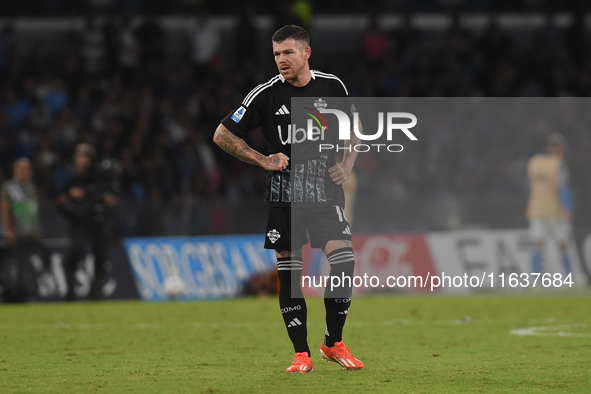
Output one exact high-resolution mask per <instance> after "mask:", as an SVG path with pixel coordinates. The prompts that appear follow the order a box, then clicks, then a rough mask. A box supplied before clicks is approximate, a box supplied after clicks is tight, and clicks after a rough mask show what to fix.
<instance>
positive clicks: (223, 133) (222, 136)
mask: <svg viewBox="0 0 591 394" xmlns="http://www.w3.org/2000/svg"><path fill="white" fill-rule="evenodd" d="M213 141H214V142H215V143H216V144H217V145H218V146H219V147H220V148H222V149H223V150H225V151H226V152H228V153H229V154H231V155H232V156H234V157H236V158H237V159H240V160H242V161H244V162H246V163H248V164H252V165H255V166H259V167H263V168H264V169H265V170H267V171H283V170H285V169H286V168H287V164H288V163H289V157H287V156H286V155H284V154H283V153H276V154H274V155H270V156H265V155H263V154H262V153H260V152H257V151H256V150H254V149H252V148H251V147H250V146H248V144H247V143H246V142H245V141H244V140H243V139H242V138H240V137H237V136H236V135H234V134H233V133H232V132H231V131H230V130H228V129H227V128H226V127H225V126H224V125H222V124H220V125H219V126H218V128H217V130H216V131H215V134H214V135H213Z"/></svg>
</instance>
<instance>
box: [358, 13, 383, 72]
mask: <svg viewBox="0 0 591 394" xmlns="http://www.w3.org/2000/svg"><path fill="white" fill-rule="evenodd" d="M362 40H363V51H364V52H365V57H366V59H367V60H368V61H369V63H370V64H372V65H377V64H378V63H379V62H380V61H381V60H382V59H383V58H384V56H385V55H386V52H387V51H388V49H389V46H390V44H389V42H388V35H387V34H386V32H385V31H383V30H382V29H380V27H379V26H378V20H377V17H375V16H373V17H372V18H371V20H370V22H369V27H368V28H367V30H365V32H364V33H363V38H362Z"/></svg>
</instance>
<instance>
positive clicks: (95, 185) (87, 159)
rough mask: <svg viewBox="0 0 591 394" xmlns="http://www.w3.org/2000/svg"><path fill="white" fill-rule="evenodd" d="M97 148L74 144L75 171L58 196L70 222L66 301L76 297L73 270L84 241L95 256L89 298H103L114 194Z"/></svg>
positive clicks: (112, 226) (112, 224)
mask: <svg viewBox="0 0 591 394" xmlns="http://www.w3.org/2000/svg"><path fill="white" fill-rule="evenodd" d="M97 161H98V157H97V152H96V150H95V148H94V147H92V146H91V145H89V144H86V143H82V144H78V145H77V146H76V150H75V155H74V173H73V174H72V176H71V178H70V180H69V181H68V183H67V184H66V186H65V187H64V189H63V191H62V194H61V195H60V196H59V200H58V203H59V207H60V211H61V212H62V214H63V215H64V216H65V217H66V218H67V219H68V222H69V224H70V240H71V246H70V251H69V252H68V255H67V257H66V258H65V260H64V270H65V272H66V282H67V285H68V292H67V294H66V299H67V300H68V301H71V300H74V299H75V298H76V294H75V285H76V275H75V274H76V271H77V267H78V264H79V263H80V262H81V261H82V259H83V257H84V255H85V251H86V247H87V245H90V246H91V248H92V254H93V257H94V279H93V282H92V286H91V290H90V295H89V296H90V298H93V299H98V298H102V297H103V294H102V289H103V285H104V284H105V283H106V279H107V275H108V272H107V267H106V265H105V264H106V259H107V253H108V250H109V245H110V243H111V242H112V238H113V236H114V233H115V231H116V229H115V228H114V223H115V222H114V219H115V217H114V215H115V208H116V207H117V205H118V200H117V197H116V196H115V193H116V191H115V179H113V174H111V173H110V172H108V171H105V170H104V169H103V168H101V167H99V163H98V162H97Z"/></svg>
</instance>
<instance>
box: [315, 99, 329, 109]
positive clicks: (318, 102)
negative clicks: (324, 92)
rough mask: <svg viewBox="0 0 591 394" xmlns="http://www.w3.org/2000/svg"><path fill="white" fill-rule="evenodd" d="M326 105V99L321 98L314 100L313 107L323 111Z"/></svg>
mask: <svg viewBox="0 0 591 394" xmlns="http://www.w3.org/2000/svg"><path fill="white" fill-rule="evenodd" d="M326 107H327V104H326V101H324V100H322V99H321V98H319V99H318V100H316V101H314V108H316V109H317V110H318V111H323V110H324V109H326Z"/></svg>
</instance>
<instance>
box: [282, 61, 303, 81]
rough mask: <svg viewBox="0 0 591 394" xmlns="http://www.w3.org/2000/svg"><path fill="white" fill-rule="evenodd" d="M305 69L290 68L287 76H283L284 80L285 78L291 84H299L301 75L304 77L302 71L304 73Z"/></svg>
mask: <svg viewBox="0 0 591 394" xmlns="http://www.w3.org/2000/svg"><path fill="white" fill-rule="evenodd" d="M303 69H304V67H300V68H299V69H298V70H296V69H295V68H293V66H291V65H290V66H289V70H287V73H286V74H283V73H282V74H281V75H283V78H285V79H286V80H287V81H290V82H297V81H299V79H300V77H301V75H302V71H303Z"/></svg>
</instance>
